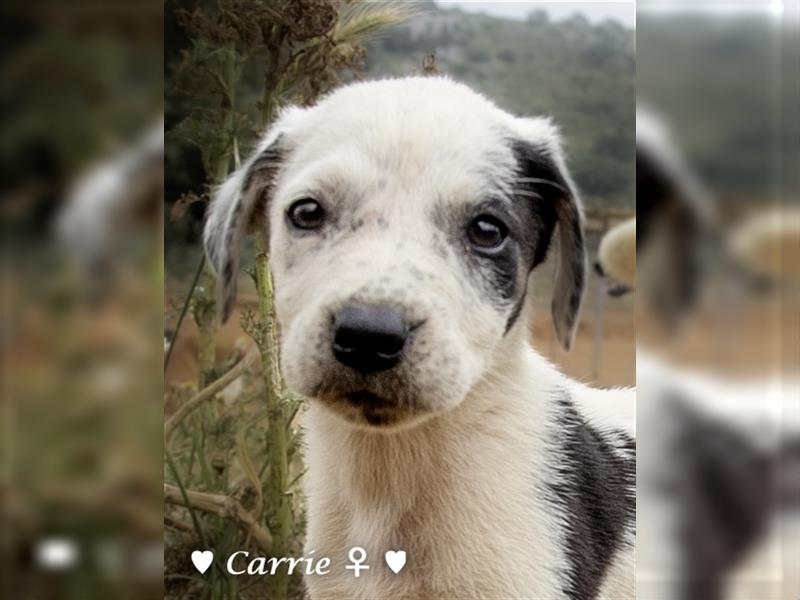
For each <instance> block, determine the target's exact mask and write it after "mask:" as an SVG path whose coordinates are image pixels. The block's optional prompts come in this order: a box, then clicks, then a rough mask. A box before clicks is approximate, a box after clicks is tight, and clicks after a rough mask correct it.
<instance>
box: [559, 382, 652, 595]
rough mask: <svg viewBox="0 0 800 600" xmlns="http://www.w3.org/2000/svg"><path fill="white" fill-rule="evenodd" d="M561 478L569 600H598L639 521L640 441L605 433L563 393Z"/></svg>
mask: <svg viewBox="0 0 800 600" xmlns="http://www.w3.org/2000/svg"><path fill="white" fill-rule="evenodd" d="M556 393H557V394H558V398H557V399H556V407H557V412H556V415H555V423H554V427H555V431H557V437H556V438H555V440H554V446H555V447H554V449H553V450H554V459H553V460H554V468H555V480H554V481H552V482H550V483H549V484H548V488H549V489H548V492H549V493H550V495H551V499H552V501H553V502H554V503H555V504H556V508H557V510H558V512H559V513H561V514H563V523H564V524H565V531H564V535H565V543H566V555H567V560H568V562H569V564H568V566H567V568H566V572H565V573H564V582H565V589H564V592H565V593H566V595H567V597H568V598H571V599H573V600H589V599H591V598H595V597H596V595H597V593H598V592H599V590H600V587H601V585H602V583H603V580H604V577H605V575H606V572H607V570H608V567H609V566H610V565H611V563H612V561H613V560H614V558H615V555H616V552H617V551H618V550H619V549H620V548H621V547H623V545H624V544H626V543H628V542H627V541H626V539H625V535H626V532H627V530H630V529H631V528H632V527H633V524H634V520H635V518H636V495H635V484H636V443H635V441H634V439H633V438H631V437H630V436H629V435H627V434H626V433H624V432H621V431H613V432H610V433H608V434H605V433H601V432H599V431H597V430H596V429H594V428H593V427H592V426H591V425H589V424H588V423H587V422H586V421H585V420H584V418H583V417H582V416H581V415H580V414H579V413H578V411H577V410H576V409H575V407H574V405H573V403H572V401H571V399H570V397H569V395H568V394H567V393H566V392H565V391H563V390H562V391H558V392H556Z"/></svg>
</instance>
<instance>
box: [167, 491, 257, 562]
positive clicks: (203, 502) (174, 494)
mask: <svg viewBox="0 0 800 600" xmlns="http://www.w3.org/2000/svg"><path fill="white" fill-rule="evenodd" d="M186 498H187V499H188V501H189V502H188V504H187V502H186V500H184V497H183V494H182V493H181V490H180V489H179V488H178V487H176V486H174V485H169V484H166V483H165V484H164V502H166V503H168V504H173V505H175V506H186V507H189V506H191V507H192V508H194V509H196V510H202V511H203V512H207V513H211V514H212V515H216V516H218V517H220V518H222V519H228V520H230V521H234V522H235V523H236V524H237V525H238V526H239V527H240V528H241V530H242V531H243V532H244V533H245V534H246V535H249V536H252V539H253V540H254V541H255V542H256V544H258V547H259V548H261V549H262V550H264V552H266V553H269V552H271V550H272V536H271V535H270V534H269V531H267V530H266V529H264V528H263V527H261V525H259V524H258V523H257V522H256V520H255V518H253V515H251V514H250V513H249V512H247V511H246V510H245V509H244V507H243V506H242V505H241V504H239V503H238V502H237V501H236V500H234V499H233V498H231V497H229V496H225V495H224V494H209V493H207V492H198V491H195V490H186Z"/></svg>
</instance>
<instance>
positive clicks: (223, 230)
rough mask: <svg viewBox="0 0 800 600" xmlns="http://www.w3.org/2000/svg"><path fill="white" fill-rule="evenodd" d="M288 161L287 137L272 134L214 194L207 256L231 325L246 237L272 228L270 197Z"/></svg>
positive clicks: (205, 240)
mask: <svg viewBox="0 0 800 600" xmlns="http://www.w3.org/2000/svg"><path fill="white" fill-rule="evenodd" d="M284 158H285V136H284V134H283V133H282V130H280V129H279V128H278V127H276V128H274V129H273V130H271V131H269V132H268V133H267V135H266V136H265V137H264V140H263V141H262V142H261V144H260V145H259V147H258V148H257V149H256V151H255V152H254V153H253V154H252V155H251V156H250V157H249V158H248V159H247V161H246V162H245V164H244V165H242V166H241V167H240V168H239V169H237V170H236V171H235V172H234V173H232V174H231V175H230V177H228V179H227V180H226V181H225V182H224V183H223V184H222V185H220V186H219V187H218V188H217V189H216V191H215V192H214V195H213V199H212V202H211V206H210V207H209V210H208V214H207V216H206V223H205V228H204V230H203V245H204V247H205V252H206V256H207V257H208V261H209V263H210V264H211V267H212V268H213V270H214V272H215V274H216V276H217V288H218V290H219V303H220V304H219V306H220V317H221V319H222V321H223V322H225V321H227V319H228V317H229V316H230V314H231V311H232V310H233V306H234V303H235V300H236V278H237V274H238V271H239V253H240V251H241V243H242V237H243V236H244V235H245V234H246V233H252V232H253V231H254V230H255V229H257V228H264V230H265V231H266V230H267V228H268V221H267V210H268V200H269V195H270V193H271V191H272V188H273V184H274V182H275V178H276V176H277V173H278V171H279V169H280V166H281V164H282V162H283V159H284Z"/></svg>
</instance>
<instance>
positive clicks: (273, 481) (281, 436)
mask: <svg viewBox="0 0 800 600" xmlns="http://www.w3.org/2000/svg"><path fill="white" fill-rule="evenodd" d="M266 248H267V245H266V240H265V239H264V235H263V234H259V235H257V236H256V266H255V269H256V290H257V292H258V312H259V322H258V327H259V329H260V331H259V335H258V336H257V337H258V339H257V340H256V341H257V343H258V349H259V352H260V353H261V365H262V375H263V377H264V384H265V394H266V402H267V414H268V416H269V426H268V433H269V475H268V477H267V486H266V487H267V494H266V497H265V498H264V502H265V504H266V505H267V506H269V507H272V508H273V509H274V513H273V515H274V517H273V518H274V522H273V526H272V527H271V530H272V536H273V546H272V548H273V556H278V557H281V556H287V555H288V552H289V542H290V539H291V535H292V529H293V515H292V506H291V502H290V497H289V495H288V494H287V487H288V486H287V484H288V474H289V466H288V459H287V454H288V447H289V446H288V439H287V435H286V418H287V415H286V402H285V401H284V397H283V396H284V389H283V380H282V379H281V374H280V370H279V362H278V330H277V323H276V320H275V313H274V289H273V286H272V274H271V273H270V269H269V257H268V255H267V250H266ZM288 583H289V581H288V574H287V573H286V572H285V570H281V571H279V572H278V573H276V574H275V575H274V576H273V577H270V579H269V585H270V594H269V597H270V598H285V597H286V594H287V589H288Z"/></svg>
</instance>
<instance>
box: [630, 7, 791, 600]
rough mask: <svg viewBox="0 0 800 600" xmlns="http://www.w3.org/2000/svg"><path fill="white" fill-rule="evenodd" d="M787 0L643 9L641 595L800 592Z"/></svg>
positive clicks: (639, 266)
mask: <svg viewBox="0 0 800 600" xmlns="http://www.w3.org/2000/svg"><path fill="white" fill-rule="evenodd" d="M798 32H799V30H798V4H797V3H796V2H766V1H764V2H746V3H729V2H708V1H701V2H682V1H678V2H669V3H664V2H658V1H652V0H641V1H640V2H639V3H638V4H637V47H636V51H637V55H636V57H637V112H638V115H637V183H636V187H637V232H638V233H637V251H636V260H637V273H636V286H635V288H636V313H637V314H636V335H637V353H636V358H637V439H638V442H637V443H638V447H637V459H638V460H637V491H638V498H637V500H638V519H637V596H640V597H643V598H654V599H656V598H664V599H672V598H677V599H698V600H699V599H701V598H702V599H706V598H712V599H714V598H719V599H722V598H736V599H745V598H758V599H768V598H776V599H777V598H780V599H787V600H788V599H792V598H797V597H798V596H799V595H800V550H799V549H798V542H797V540H798V539H800V535H798V534H800V529H799V528H798V523H800V520H799V518H800V495H798V491H799V490H800V485H799V484H800V460H798V448H800V418H798V417H800V385H798V367H799V366H800V343H799V341H800V335H798V334H800V278H799V277H798V273H799V272H798V265H799V264H800V212H798V209H800V203H799V202H798V201H799V200H800V195H798V169H797V165H798V164H800V160H798V159H799V158H800V156H798V140H800V128H798V115H800V111H798V107H800V97H798V91H799V90H800V87H799V86H798V82H799V81H800V79H798V74H799V72H798V70H797V65H798V64H800V63H798V57H799V56H800V55H799V54H798V50H799V49H800V46H799V45H798Z"/></svg>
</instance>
